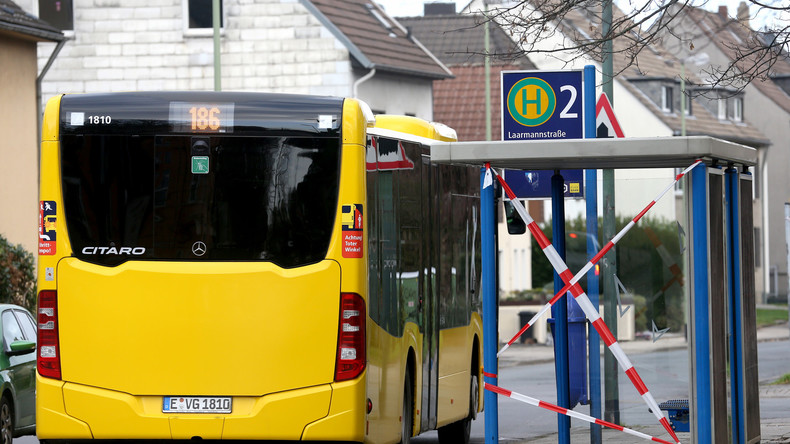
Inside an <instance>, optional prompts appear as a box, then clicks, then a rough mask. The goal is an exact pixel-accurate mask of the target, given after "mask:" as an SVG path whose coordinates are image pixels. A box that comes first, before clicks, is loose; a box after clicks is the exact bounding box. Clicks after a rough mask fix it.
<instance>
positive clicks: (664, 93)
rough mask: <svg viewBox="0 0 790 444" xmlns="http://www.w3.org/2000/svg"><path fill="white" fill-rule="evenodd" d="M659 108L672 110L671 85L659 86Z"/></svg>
mask: <svg viewBox="0 0 790 444" xmlns="http://www.w3.org/2000/svg"><path fill="white" fill-rule="evenodd" d="M661 110H662V111H665V112H668V113H671V112H672V87H671V86H662V87H661Z"/></svg>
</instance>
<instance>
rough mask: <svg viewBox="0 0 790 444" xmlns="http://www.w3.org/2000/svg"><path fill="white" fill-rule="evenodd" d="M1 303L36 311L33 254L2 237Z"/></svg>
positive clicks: (0, 251) (0, 241)
mask: <svg viewBox="0 0 790 444" xmlns="http://www.w3.org/2000/svg"><path fill="white" fill-rule="evenodd" d="M0 302H2V303H11V304H17V305H21V306H22V307H25V308H27V309H28V310H31V312H32V311H35V307H36V266H35V261H34V257H33V254H32V253H30V252H29V251H27V250H25V249H24V247H22V245H12V244H10V243H9V242H8V240H7V239H6V238H5V237H4V236H3V235H0Z"/></svg>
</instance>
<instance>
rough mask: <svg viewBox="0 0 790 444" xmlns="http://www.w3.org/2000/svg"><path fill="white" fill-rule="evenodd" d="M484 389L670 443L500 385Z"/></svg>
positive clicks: (644, 437) (630, 433) (631, 433)
mask: <svg viewBox="0 0 790 444" xmlns="http://www.w3.org/2000/svg"><path fill="white" fill-rule="evenodd" d="M485 389H486V390H488V391H491V392H494V393H496V394H498V395H502V396H507V397H508V398H511V399H515V400H516V401H521V402H524V403H527V404H530V405H534V406H536V407H540V408H543V409H546V410H551V411H552V412H557V413H560V414H562V415H565V416H570V417H571V418H576V419H581V420H582V421H587V422H589V423H592V424H598V425H602V426H604V427H609V428H610V429H614V430H619V431H621V432H625V433H627V434H629V435H633V436H636V437H639V438H642V439H646V440H648V441H653V442H660V443H663V444H672V443H671V442H669V441H664V440H663V439H659V438H655V437H653V436H650V435H648V434H645V433H642V432H637V431H636V430H633V429H629V428H628V427H623V426H620V425H617V424H614V423H611V422H608V421H604V420H601V419H598V418H593V417H592V416H588V415H585V414H583V413H579V412H575V411H573V410H569V409H566V408H564V407H560V406H556V405H554V404H551V403H548V402H543V401H541V400H539V399H535V398H532V397H529V396H526V395H522V394H520V393H516V392H511V391H510V390H506V389H503V388H501V387H498V386H495V385H492V384H489V383H486V384H485Z"/></svg>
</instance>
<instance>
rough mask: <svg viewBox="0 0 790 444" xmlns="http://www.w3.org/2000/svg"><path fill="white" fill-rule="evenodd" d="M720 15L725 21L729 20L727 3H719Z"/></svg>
mask: <svg viewBox="0 0 790 444" xmlns="http://www.w3.org/2000/svg"><path fill="white" fill-rule="evenodd" d="M719 17H721V19H722V20H724V21H725V22H726V21H727V20H729V17H727V5H719Z"/></svg>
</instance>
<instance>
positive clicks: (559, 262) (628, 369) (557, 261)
mask: <svg viewBox="0 0 790 444" xmlns="http://www.w3.org/2000/svg"><path fill="white" fill-rule="evenodd" d="M701 162H702V161H701V160H698V161H696V162H694V164H692V165H691V166H689V167H688V168H686V169H685V170H683V172H681V173H680V174H678V175H677V176H675V180H674V181H673V182H672V183H671V184H670V185H669V186H667V187H666V188H665V189H664V190H663V191H662V192H661V193H659V194H658V196H657V197H656V198H655V199H653V201H652V202H650V203H649V204H648V205H647V206H646V207H645V208H644V209H643V210H642V211H641V212H640V213H639V214H638V215H637V216H636V217H634V218H633V219H632V220H631V222H629V223H628V225H626V226H625V227H624V228H623V229H622V230H621V231H620V232H619V233H617V234H616V235H615V236H614V238H612V240H611V241H609V243H607V244H606V245H605V246H604V247H603V248H602V249H601V251H599V252H598V254H596V255H595V256H594V257H593V258H592V259H591V260H590V261H589V262H588V263H587V264H586V265H585V266H584V267H583V268H582V270H581V271H579V273H577V275H576V276H573V275H572V274H571V272H570V270H569V269H568V266H567V265H566V264H565V261H564V260H563V259H562V257H560V255H559V253H557V250H555V249H554V246H553V245H552V244H551V242H549V240H548V238H547V237H546V235H545V234H544V233H543V230H541V229H540V227H539V226H538V224H537V223H535V220H534V219H532V217H530V215H529V213H528V212H527V210H526V208H524V206H523V205H522V204H521V202H520V201H519V200H518V199H517V197H516V195H515V193H513V190H511V189H510V186H508V184H507V182H505V180H504V179H503V178H502V177H501V176H499V174H497V173H496V171H494V170H492V169H491V167H490V166H489V165H488V164H486V177H485V179H484V182H483V183H484V185H483V186H484V187H486V186H487V185H486V184H490V183H491V182H492V181H491V180H490V179H489V176H490V175H491V173H492V172H493V174H494V175H495V176H496V178H497V180H498V181H499V183H500V184H501V185H502V187H503V188H504V190H505V193H507V195H508V197H510V199H511V201H512V203H513V207H514V208H515V209H516V212H518V213H519V215H520V216H521V218H522V219H523V220H524V223H525V224H526V225H527V228H528V229H529V231H530V233H532V236H533V237H534V238H535V240H536V241H537V242H538V245H539V246H540V248H541V250H543V254H545V255H546V258H548V260H549V262H551V265H552V267H554V270H555V271H556V272H557V274H558V275H559V276H560V278H561V279H562V280H563V282H565V286H566V287H569V289H570V292H571V294H572V295H573V297H574V298H575V299H576V302H577V303H578V304H579V306H580V307H581V308H582V311H584V314H585V315H586V316H587V319H588V320H589V321H590V324H592V326H593V327H595V330H596V331H597V332H598V334H599V335H600V336H601V338H602V339H603V340H604V344H606V346H607V347H608V348H609V351H611V352H612V354H613V355H614V357H615V358H616V359H617V362H618V363H619V364H620V367H621V368H622V369H623V371H624V372H625V374H626V375H627V376H628V378H629V379H630V380H631V383H632V384H633V385H634V387H635V388H636V389H637V391H638V392H639V394H640V395H641V396H642V399H643V400H644V401H645V403H646V404H647V406H648V408H650V410H651V411H652V412H653V414H654V415H655V417H656V419H658V420H659V422H660V423H661V425H663V426H664V428H665V429H666V430H667V432H668V433H669V434H670V435H671V436H672V438H673V439H674V440H675V442H676V443H679V442H680V441H679V440H678V438H677V435H676V434H675V432H674V431H673V430H672V427H671V426H670V425H669V421H668V420H667V419H666V418H665V417H664V415H663V414H662V413H661V410H660V409H659V408H658V404H657V403H656V400H655V399H654V398H653V395H651V394H650V391H649V390H648V389H647V386H646V385H645V383H644V381H642V378H641V377H640V376H639V373H637V371H636V369H635V368H634V365H633V364H632V363H631V361H630V360H629V359H628V356H626V354H625V352H623V349H622V348H621V347H620V344H619V343H618V342H617V339H616V338H615V337H614V335H612V332H611V331H610V330H609V327H608V326H607V325H606V323H604V321H603V319H602V318H601V315H600V314H598V310H597V308H595V307H593V305H592V303H591V302H590V298H589V297H587V294H586V293H585V292H584V290H582V288H581V286H580V285H579V284H578V280H579V279H581V276H583V275H584V273H586V272H587V271H588V270H589V269H590V268H591V267H592V266H593V265H594V264H595V263H596V262H598V261H599V260H600V259H601V258H602V257H603V256H604V255H605V254H606V253H607V252H609V250H611V249H612V248H613V247H614V245H615V244H616V243H617V242H618V241H619V240H620V239H622V237H623V236H625V234H626V233H627V232H628V231H629V230H630V229H631V228H633V226H634V225H636V223H637V222H638V221H639V219H641V218H642V217H643V216H644V215H645V214H646V213H647V212H648V211H649V210H650V208H652V207H653V205H655V204H656V202H657V201H658V200H659V199H661V197H663V196H664V194H666V193H667V191H669V190H670V189H672V188H673V187H674V184H675V182H677V181H678V180H680V179H681V178H682V177H683V176H684V175H685V174H686V173H688V172H689V171H691V170H692V169H693V168H694V167H696V166H697V165H699V164H700V163H701ZM565 291H566V290H565V288H564V287H563V290H560V292H559V293H558V295H559V296H560V297H561V295H563V294H564V293H565ZM558 299H559V297H558V296H557V295H555V297H554V298H552V301H554V302H556V300H558ZM551 303H552V302H550V303H549V304H548V305H549V306H550V305H551ZM545 311H546V307H545V306H544V308H543V309H542V310H541V314H542V313H544V312H545ZM536 316H537V315H536ZM533 320H534V317H533ZM531 324H532V321H530V322H529V323H528V325H531ZM522 330H524V331H526V328H524V329H522ZM511 343H512V342H509V344H511ZM509 344H508V346H509ZM505 349H506V347H503V349H502V350H501V351H500V352H499V353H498V355H499V354H501V352H503V351H504V350H505Z"/></svg>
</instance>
